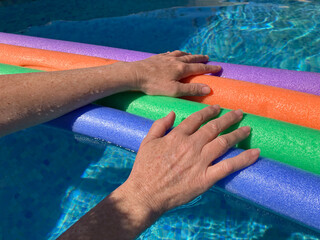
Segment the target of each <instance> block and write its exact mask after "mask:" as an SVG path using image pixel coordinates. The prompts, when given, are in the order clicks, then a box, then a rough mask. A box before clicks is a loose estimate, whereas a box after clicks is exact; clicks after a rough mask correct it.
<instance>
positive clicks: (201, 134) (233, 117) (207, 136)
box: [192, 109, 243, 145]
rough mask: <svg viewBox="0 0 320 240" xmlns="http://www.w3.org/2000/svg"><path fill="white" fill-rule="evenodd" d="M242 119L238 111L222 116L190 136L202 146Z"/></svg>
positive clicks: (241, 113) (240, 112)
mask: <svg viewBox="0 0 320 240" xmlns="http://www.w3.org/2000/svg"><path fill="white" fill-rule="evenodd" d="M242 117H243V112H242V111H241V110H240V109H238V110H236V111H230V112H228V113H226V114H224V115H223V116H222V117H219V118H217V119H214V120H212V121H210V122H208V123H207V124H206V125H204V126H203V127H202V128H201V129H199V131H197V132H195V133H194V135H193V136H192V137H193V138H195V139H197V141H196V142H197V143H198V144H201V145H204V144H206V143H208V142H211V141H212V140H213V139H215V138H216V137H217V136H218V135H219V134H220V133H221V132H223V131H224V130H226V129H228V128H229V127H231V126H232V125H233V124H235V123H237V122H239V121H240V120H241V119H242Z"/></svg>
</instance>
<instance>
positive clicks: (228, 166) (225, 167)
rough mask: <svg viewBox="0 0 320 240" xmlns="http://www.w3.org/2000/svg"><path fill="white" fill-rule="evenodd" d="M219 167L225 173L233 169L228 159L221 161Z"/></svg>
mask: <svg viewBox="0 0 320 240" xmlns="http://www.w3.org/2000/svg"><path fill="white" fill-rule="evenodd" d="M221 169H222V172H224V173H225V174H226V175H229V174H231V173H233V172H234V171H235V168H234V166H233V165H232V164H231V163H230V162H228V161H223V162H221Z"/></svg>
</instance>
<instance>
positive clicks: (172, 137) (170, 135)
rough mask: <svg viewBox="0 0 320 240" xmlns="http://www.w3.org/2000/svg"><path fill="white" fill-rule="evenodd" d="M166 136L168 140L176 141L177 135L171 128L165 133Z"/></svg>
mask: <svg viewBox="0 0 320 240" xmlns="http://www.w3.org/2000/svg"><path fill="white" fill-rule="evenodd" d="M166 138H167V139H168V140H169V141H170V142H176V141H177V139H178V135H177V133H176V132H175V131H174V130H172V131H171V132H170V133H169V134H167V135H166Z"/></svg>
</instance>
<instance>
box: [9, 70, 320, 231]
mask: <svg viewBox="0 0 320 240" xmlns="http://www.w3.org/2000/svg"><path fill="white" fill-rule="evenodd" d="M12 69H13V70H14V71H15V73H18V72H19V69H21V71H22V72H24V71H25V70H24V69H22V68H19V67H16V66H13V67H12ZM118 97H120V96H119V95H118ZM168 99H170V98H168ZM110 100H112V99H110V98H109V101H110ZM113 100H117V98H114V99H113ZM125 100H126V101H128V98H126V99H125ZM177 100H178V101H182V102H183V101H184V100H179V99H177ZM126 101H124V102H126ZM192 104H193V105H192V106H194V107H193V109H194V110H196V109H197V106H196V105H198V106H201V107H202V104H198V103H192ZM194 104H196V105H194ZM151 105H152V104H151ZM169 105H170V103H169ZM131 107H132V108H134V106H131ZM177 107H179V109H180V111H181V110H182V111H183V109H184V108H185V107H186V105H184V104H182V105H181V106H180V105H178V106H177ZM152 108H153V107H151V109H150V106H146V110H148V109H149V110H152ZM158 113H159V114H158V115H159V116H160V115H161V113H160V112H158ZM178 117H179V119H180V120H181V118H182V117H183V116H182V115H179V116H178ZM48 124H50V125H52V126H56V127H61V128H64V129H67V130H72V131H74V132H76V133H80V134H86V135H89V136H92V137H96V138H101V139H103V140H105V141H108V142H112V143H115V144H118V145H120V146H123V147H125V148H128V149H131V150H135V151H136V150H137V149H138V148H139V146H140V144H141V141H142V139H143V137H144V136H145V135H146V134H147V133H148V131H149V128H150V126H151V124H152V121H151V120H148V119H145V118H141V117H139V116H134V115H131V114H129V113H126V112H122V111H119V110H115V109H111V108H106V107H100V106H93V105H88V106H85V107H83V108H80V109H78V110H75V111H73V112H71V113H69V114H67V115H64V116H62V117H60V118H58V119H56V120H53V121H51V122H49V123H48ZM242 151H243V150H240V149H231V150H229V151H228V152H227V153H226V154H225V155H224V156H223V157H222V159H227V158H230V157H234V156H236V155H238V154H239V153H241V152H242ZM217 186H218V187H220V188H222V189H224V190H226V191H227V192H228V193H231V194H233V195H235V196H238V197H240V198H242V199H245V200H249V201H251V202H252V203H254V204H257V205H259V206H261V207H263V208H265V209H268V210H271V211H273V212H275V213H278V214H281V215H282V216H284V217H287V218H289V219H291V220H294V221H295V222H298V223H300V224H302V225H304V226H308V227H310V228H312V229H314V230H316V231H320V214H318V213H319V211H320V176H318V175H315V174H312V173H308V172H305V171H302V170H299V169H296V168H294V167H291V166H288V165H285V164H282V163H279V162H275V161H272V160H269V159H266V158H260V159H259V160H258V162H256V163H255V164H253V165H252V166H250V167H248V168H246V169H243V170H242V171H239V172H237V173H235V174H232V175H231V176H229V177H227V178H225V179H224V180H222V181H220V182H219V183H218V184H217Z"/></svg>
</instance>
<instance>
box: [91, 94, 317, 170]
mask: <svg viewBox="0 0 320 240" xmlns="http://www.w3.org/2000/svg"><path fill="white" fill-rule="evenodd" d="M97 103H98V104H101V105H104V106H108V107H113V108H117V109H120V110H123V111H126V112H128V113H132V114H136V115H139V116H142V117H146V118H149V119H152V120H157V119H159V118H162V117H164V116H166V115H167V114H168V113H169V112H170V111H174V112H175V113H176V120H175V123H174V126H177V125H178V124H179V123H181V122H182V121H183V120H184V119H185V118H187V117H188V116H190V115H191V114H192V113H194V112H196V111H199V110H201V109H203V108H204V107H206V106H208V105H206V104H202V103H198V102H192V101H187V100H184V99H178V98H171V97H164V96H148V95H145V94H142V93H139V92H126V93H120V94H116V95H113V96H110V97H107V98H104V99H101V100H99V101H97ZM228 111H230V110H227V109H221V113H220V115H219V116H221V115H223V114H225V113H227V112H228ZM238 126H239V127H242V126H250V127H251V128H252V131H251V135H250V136H249V138H247V139H246V140H245V141H242V142H241V143H240V144H238V146H237V147H239V148H242V149H249V148H260V149H261V155H262V156H264V157H267V158H271V159H274V160H277V161H280V162H283V163H286V164H289V165H292V166H295V167H298V168H301V169H304V170H307V171H310V172H313V173H317V174H320V131H319V130H316V129H312V128H306V127H302V126H299V125H294V124H290V123H286V122H282V121H278V120H274V119H270V118H264V117H260V116H256V115H252V114H244V118H243V119H242V121H241V122H240V123H239V124H238V125H236V126H234V127H232V128H230V129H229V130H228V131H231V130H233V129H235V128H236V127H238Z"/></svg>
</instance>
